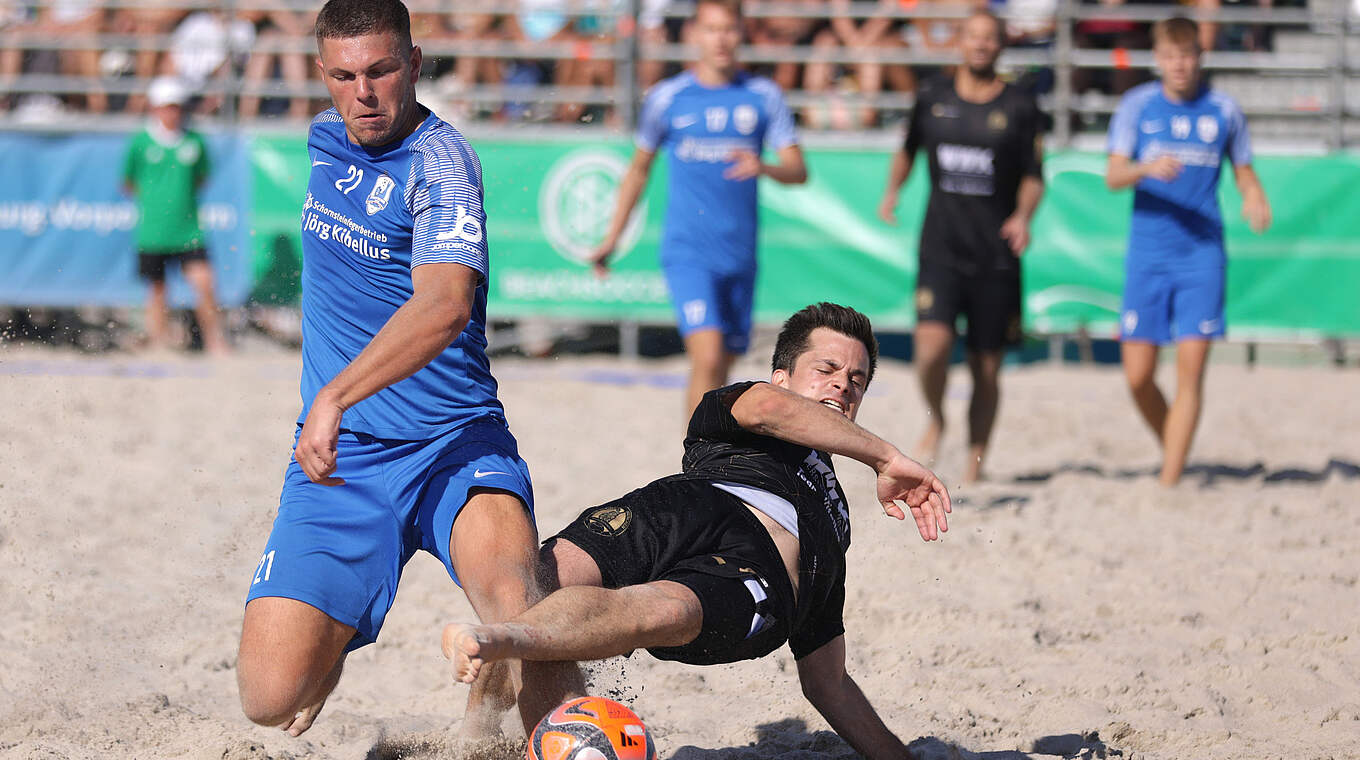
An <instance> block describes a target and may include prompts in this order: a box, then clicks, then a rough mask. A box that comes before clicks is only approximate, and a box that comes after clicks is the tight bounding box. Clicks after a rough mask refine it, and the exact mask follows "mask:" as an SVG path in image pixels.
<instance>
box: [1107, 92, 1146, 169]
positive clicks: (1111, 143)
mask: <svg viewBox="0 0 1360 760" xmlns="http://www.w3.org/2000/svg"><path fill="white" fill-rule="evenodd" d="M1141 110H1142V99H1141V98H1139V99H1135V98H1133V97H1130V96H1129V95H1125V96H1124V99H1123V100H1121V101H1119V107H1118V108H1116V109H1115V112H1114V116H1113V117H1111V118H1110V134H1109V138H1108V140H1107V141H1106V143H1105V152H1106V153H1113V154H1115V155H1119V156H1127V157H1128V158H1134V151H1136V150H1137V149H1138V115H1139V113H1138V112H1139V111H1141Z"/></svg>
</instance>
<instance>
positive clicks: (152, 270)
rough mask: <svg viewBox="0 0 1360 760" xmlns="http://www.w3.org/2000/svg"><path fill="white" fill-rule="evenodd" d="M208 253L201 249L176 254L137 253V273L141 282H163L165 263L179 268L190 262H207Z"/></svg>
mask: <svg viewBox="0 0 1360 760" xmlns="http://www.w3.org/2000/svg"><path fill="white" fill-rule="evenodd" d="M207 260H208V252H207V251H206V250H204V249H202V248H194V249H193V250H189V251H180V252H178V253H151V252H148V251H138V252H137V273H138V274H140V275H141V276H142V279H143V280H151V281H152V282H165V265H166V263H167V262H171V261H173V262H175V263H177V264H179V265H180V266H181V267H183V266H184V264H185V263H186V262H190V261H207Z"/></svg>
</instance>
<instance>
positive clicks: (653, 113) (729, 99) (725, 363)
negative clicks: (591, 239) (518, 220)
mask: <svg viewBox="0 0 1360 760" xmlns="http://www.w3.org/2000/svg"><path fill="white" fill-rule="evenodd" d="M740 8H741V4H740V2H738V1H737V0H701V2H699V4H698V5H697V6H696V7H695V10H694V19H693V22H692V23H693V29H692V38H691V42H692V43H693V44H694V45H695V46H696V47H697V48H698V51H699V58H698V60H697V61H696V62H695V65H694V67H693V68H691V69H689V70H687V71H684V72H682V73H680V74H679V75H677V76H674V77H672V78H670V79H667V80H664V81H662V82H659V83H658V84H657V85H656V86H655V87H653V88H652V89H651V90H650V91H649V92H648V93H647V99H646V102H645V103H644V104H643V106H642V115H641V119H640V123H639V124H638V133H637V139H636V143H637V150H636V152H634V154H633V161H632V164H631V165H630V166H629V168H628V172H627V174H626V175H625V176H624V178H623V181H622V182H621V183H620V185H619V197H618V203H617V207H616V209H615V211H614V218H613V220H612V222H611V223H610V226H609V231H608V232H607V233H606V235H605V239H604V241H603V242H602V243H601V245H600V247H599V248H598V249H597V250H596V252H595V254H594V263H595V266H596V268H597V271H600V272H604V271H606V269H605V268H606V267H607V265H608V260H609V256H610V254H612V253H613V252H614V248H615V247H616V246H617V245H618V242H619V236H620V235H622V234H623V229H624V227H625V226H626V225H627V223H628V217H629V216H630V215H631V214H632V212H633V207H634V206H635V205H637V200H638V197H639V196H640V195H641V194H642V191H643V189H644V188H645V187H646V186H647V178H648V176H649V175H650V174H651V170H652V159H653V158H655V157H656V152H657V151H658V150H660V149H661V148H663V147H665V148H667V149H668V150H669V151H670V164H669V167H668V168H669V171H670V180H669V183H668V184H669V186H668V188H667V206H666V221H665V230H664V232H663V233H662V236H661V267H662V269H663V270H664V271H665V274H666V285H667V287H669V289H670V292H671V300H672V302H673V303H674V305H675V312H676V320H677V322H678V325H679V328H680V335H681V336H682V337H683V338H684V341H685V353H686V354H688V355H689V360H690V376H689V389H688V392H687V395H686V397H685V418H686V419H688V418H689V414H690V412H692V411H694V407H696V406H698V404H699V399H701V398H702V397H703V395H704V393H706V392H708V391H710V390H712V389H714V388H717V387H719V386H721V385H723V384H724V383H725V382H727V373H728V370H729V369H730V368H731V366H732V362H733V361H734V360H735V359H736V357H737V356H739V355H741V354H743V353H745V352H746V348H747V345H748V343H749V341H750V331H751V302H752V298H753V296H754V294H755V279H756V215H757V212H756V179H757V178H758V177H760V176H761V175H764V176H766V177H769V178H771V179H773V180H775V181H776V182H782V183H785V184H798V183H801V182H805V181H806V180H807V167H806V166H805V165H804V163H803V152H802V149H801V148H799V147H798V135H797V133H796V132H795V131H794V126H793V116H792V115H791V114H790V113H789V109H788V106H787V105H785V103H784V96H783V94H782V93H780V91H779V87H778V86H777V85H776V84H775V83H774V82H772V81H770V80H769V79H766V78H764V77H757V76H752V75H750V74H747V73H745V72H742V71H739V70H738V69H737V60H736V50H737V46H738V45H739V44H741V11H740ZM764 148H769V149H771V150H773V151H774V152H775V155H776V157H777V158H778V161H779V163H777V164H767V163H764V162H763V161H762V160H761V151H762V149H764Z"/></svg>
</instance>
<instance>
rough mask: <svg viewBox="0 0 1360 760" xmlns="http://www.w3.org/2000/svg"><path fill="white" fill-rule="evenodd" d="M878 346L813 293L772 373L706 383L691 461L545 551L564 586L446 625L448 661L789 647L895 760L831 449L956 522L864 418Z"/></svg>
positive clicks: (864, 746) (857, 732)
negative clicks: (856, 673) (857, 610)
mask: <svg viewBox="0 0 1360 760" xmlns="http://www.w3.org/2000/svg"><path fill="white" fill-rule="evenodd" d="M877 354H878V346H877V342H876V341H875V340H874V335H873V332H872V330H871V328H870V325H869V320H868V318H867V317H865V316H864V315H863V314H860V313H859V312H857V311H855V310H853V309H849V308H846V307H843V306H838V305H835V304H827V303H822V304H817V305H815V306H809V307H807V308H805V309H803V310H801V311H799V312H798V313H796V314H794V315H793V316H792V317H790V318H789V319H788V321H786V322H785V323H784V328H783V330H782V331H781V332H780V334H779V337H778V339H777V340H776V343H775V351H774V359H773V362H772V364H773V372H772V374H771V378H770V382H768V383H756V382H745V383H737V384H735V385H729V386H727V387H725V388H719V389H717V390H713V391H709V392H708V393H707V394H705V395H704V396H703V398H702V400H701V401H700V402H699V406H698V407H697V408H696V409H695V411H694V416H693V417H692V418H691V419H690V423H689V433H688V435H687V436H686V438H685V456H684V462H683V471H682V472H681V473H680V474H678V475H672V476H670V477H666V478H662V479H660V480H657V481H653V482H652V483H650V484H648V485H646V486H643V487H642V488H639V489H637V490H635V491H633V492H631V493H629V494H627V495H625V496H623V497H622V498H619V499H617V500H615V501H611V502H609V503H607V504H603V505H600V506H598V507H593V508H591V509H587V510H586V511H585V512H583V513H581V515H580V516H579V517H577V518H576V520H575V521H573V522H572V523H571V524H570V525H568V526H567V527H566V528H565V529H564V530H562V532H560V533H558V534H557V535H556V536H554V537H553V538H552V539H549V540H548V542H547V543H545V544H544V548H543V551H542V552H541V553H540V559H541V560H542V562H543V565H544V568H545V570H546V571H547V572H548V574H550V575H555V577H550V578H547V579H546V580H545V582H548V583H552V582H554V581H555V582H556V583H557V584H558V585H559V586H561V588H559V589H558V590H557V591H554V592H553V593H552V594H549V595H548V596H547V598H545V599H544V600H543V601H542V602H539V603H538V604H536V605H534V606H533V607H531V608H529V610H527V611H526V612H524V613H523V614H521V615H519V616H517V617H515V618H513V619H511V620H509V621H507V622H505V623H499V624H494V625H463V624H450V625H449V626H447V627H446V628H445V629H444V654H445V655H446V656H448V657H449V658H450V659H451V660H453V662H454V675H455V677H456V678H459V679H460V680H463V681H466V682H469V683H471V682H472V681H473V680H475V679H476V677H477V674H478V672H479V671H480V670H481V669H482V668H483V667H484V666H485V665H486V663H489V662H494V661H498V660H502V659H509V658H518V659H523V660H531V661H533V660H536V661H559V660H597V659H603V658H605V657H612V656H615V655H620V654H627V653H630V652H632V651H633V650H634V649H641V648H645V649H647V650H648V651H649V652H651V654H652V655H654V656H656V657H658V658H660V659H665V660H676V661H679V662H684V663H688V664H692V665H712V664H717V663H725V662H735V661H737V660H745V659H755V658H758V657H763V656H764V655H767V654H769V653H770V652H773V651H774V650H775V649H777V648H778V647H779V646H780V645H782V644H783V643H784V642H785V641H788V643H789V648H790V649H791V650H792V651H793V656H794V659H795V660H796V661H797V665H798V678H799V681H800V682H801V684H802V688H803V693H804V694H805V695H806V696H807V698H808V701H809V702H811V703H812V705H813V706H814V707H816V708H817V711H818V712H820V713H821V714H822V716H823V717H825V718H826V720H827V722H828V723H830V724H831V727H832V728H834V729H835V730H836V732H837V733H838V734H840V735H841V736H842V737H843V738H844V739H845V740H846V741H847V742H849V743H850V745H851V746H852V747H854V748H855V749H856V750H857V751H858V752H860V753H861V754H863V755H864V756H866V757H869V758H901V757H904V756H905V755H906V748H905V747H904V746H903V744H902V742H901V741H900V740H899V739H898V738H897V737H896V736H895V735H894V734H893V733H892V731H891V730H890V729H888V728H887V726H885V725H884V724H883V721H882V720H881V719H880V718H879V716H878V714H877V712H875V710H874V708H873V706H872V705H871V704H870V703H869V700H868V698H867V697H866V696H865V695H864V693H863V692H862V691H860V689H859V687H858V686H857V685H856V684H855V681H854V679H853V678H851V677H850V675H849V674H848V673H847V672H846V669H845V653H846V647H845V628H844V625H843V623H842V610H843V608H844V605H845V564H846V563H845V552H846V549H847V548H848V547H849V545H850V512H849V508H848V506H847V504H846V500H845V493H844V492H843V491H842V490H841V487H840V484H839V483H838V482H837V480H836V473H835V471H834V470H833V469H832V466H831V457H830V454H839V455H842V456H846V457H850V458H852V459H856V460H858V461H860V462H863V463H864V464H866V465H869V466H870V467H872V468H873V469H874V471H875V472H877V473H878V485H877V491H878V500H879V503H880V504H881V505H882V507H883V511H884V512H885V513H886V514H888V515H889V516H891V517H894V518H896V519H898V520H902V519H905V516H906V515H905V512H904V510H903V507H902V506H901V505H899V504H898V502H901V503H902V504H904V505H905V506H906V508H907V510H908V511H910V512H911V514H912V517H913V518H914V519H915V521H916V527H917V530H918V531H919V532H920V534H921V538H923V539H925V540H927V541H930V540H933V539H935V538H938V537H939V534H940V533H941V532H942V531H945V530H948V523H947V522H946V517H945V513H946V512H948V511H950V503H949V492H948V491H947V490H945V487H944V485H943V484H942V483H941V482H940V480H939V478H937V477H935V475H934V473H932V472H931V471H930V470H928V469H926V468H925V467H922V466H921V465H920V464H918V463H917V462H915V461H913V460H912V459H910V458H908V457H907V456H906V455H904V454H903V453H902V452H901V451H899V450H898V449H897V448H896V447H894V446H893V445H892V444H890V443H888V442H887V441H884V440H883V439H881V438H879V437H878V436H876V435H874V434H873V433H870V432H869V431H867V430H865V429H864V428H862V427H860V426H858V425H856V424H855V423H854V419H855V416H856V414H857V413H858V412H859V407H860V401H861V400H862V399H863V396H864V390H865V388H866V387H867V386H868V384H869V381H870V380H871V379H872V378H873V373H874V365H875V363H876V359H877Z"/></svg>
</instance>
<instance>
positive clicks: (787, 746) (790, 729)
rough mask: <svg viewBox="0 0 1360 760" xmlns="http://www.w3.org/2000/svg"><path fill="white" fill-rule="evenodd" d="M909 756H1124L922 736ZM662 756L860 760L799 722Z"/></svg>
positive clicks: (933, 759)
mask: <svg viewBox="0 0 1360 760" xmlns="http://www.w3.org/2000/svg"><path fill="white" fill-rule="evenodd" d="M907 752H908V753H909V754H908V757H910V758H911V760H1048V759H1049V758H1055V757H1061V758H1070V759H1071V760H1106V759H1107V758H1121V757H1124V753H1123V752H1122V751H1120V750H1117V749H1113V748H1111V747H1107V746H1106V745H1105V743H1104V742H1102V741H1101V740H1100V737H1099V736H1097V735H1096V734H1095V732H1091V733H1089V734H1057V735H1053V736H1045V737H1042V738H1040V739H1036V740H1035V741H1034V744H1033V746H1032V747H1031V748H1030V751H1029V752H1021V751H1019V750H998V751H991V752H977V751H973V750H969V749H965V748H963V747H960V746H958V745H956V744H950V743H948V742H946V741H943V740H941V739H939V738H936V737H934V736H923V737H921V738H919V739H916V740H915V741H913V742H911V743H910V744H908V745H907ZM662 756H663V757H666V758H668V760H769V759H770V758H782V759H784V760H841V759H842V758H844V759H845V760H850V759H851V758H858V757H859V755H858V754H856V752H855V750H854V749H852V748H851V747H850V745H848V744H846V743H845V741H844V740H842V739H841V738H840V737H839V736H837V735H836V734H834V733H833V732H831V731H815V732H809V731H808V729H807V724H806V723H804V722H803V721H802V720H800V719H798V718H786V719H784V720H781V721H776V722H774V723H766V724H763V725H760V726H757V727H756V741H755V743H754V744H748V745H747V746H745V747H728V748H726V749H701V748H699V747H693V746H684V747H680V748H679V749H676V750H675V751H674V752H671V753H669V754H666V753H662Z"/></svg>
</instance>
